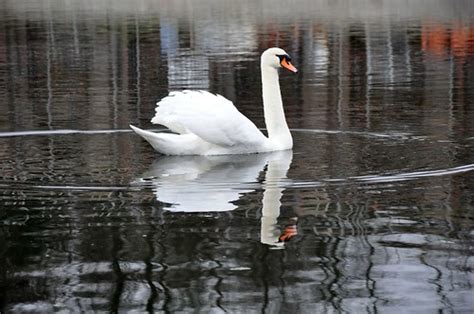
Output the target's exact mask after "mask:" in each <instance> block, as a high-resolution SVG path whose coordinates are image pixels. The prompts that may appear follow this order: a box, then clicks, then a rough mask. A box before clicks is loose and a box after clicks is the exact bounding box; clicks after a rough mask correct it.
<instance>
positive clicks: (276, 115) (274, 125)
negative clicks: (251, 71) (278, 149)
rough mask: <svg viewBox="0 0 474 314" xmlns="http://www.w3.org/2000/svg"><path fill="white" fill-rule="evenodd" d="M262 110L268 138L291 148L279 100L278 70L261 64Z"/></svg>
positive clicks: (281, 104)
mask: <svg viewBox="0 0 474 314" xmlns="http://www.w3.org/2000/svg"><path fill="white" fill-rule="evenodd" d="M261 69H262V90H263V111H264V115H265V124H266V126H267V131H268V138H269V139H270V140H271V141H275V142H277V143H278V144H280V145H282V146H285V147H284V148H291V146H292V145H293V140H292V138H291V133H290V130H289V129H288V125H287V124H286V119H285V112H284V110H283V102H282V100H281V91H280V83H279V82H278V70H277V69H275V68H274V67H270V66H265V65H263V64H262V67H261Z"/></svg>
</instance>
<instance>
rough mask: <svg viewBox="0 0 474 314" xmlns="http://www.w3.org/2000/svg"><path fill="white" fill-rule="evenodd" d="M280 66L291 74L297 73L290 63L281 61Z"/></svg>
mask: <svg viewBox="0 0 474 314" xmlns="http://www.w3.org/2000/svg"><path fill="white" fill-rule="evenodd" d="M280 64H281V66H282V67H284V68H285V69H288V70H290V71H291V72H293V73H296V72H298V70H297V69H296V68H295V67H294V66H293V64H291V62H288V61H286V60H285V59H283V60H281V63H280Z"/></svg>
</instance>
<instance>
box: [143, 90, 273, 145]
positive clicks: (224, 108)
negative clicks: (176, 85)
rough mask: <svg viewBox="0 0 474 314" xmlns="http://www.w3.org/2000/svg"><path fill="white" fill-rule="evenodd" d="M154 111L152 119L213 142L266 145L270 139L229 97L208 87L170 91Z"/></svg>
mask: <svg viewBox="0 0 474 314" xmlns="http://www.w3.org/2000/svg"><path fill="white" fill-rule="evenodd" d="M155 111H156V114H155V116H154V117H153V119H152V120H151V122H152V123H154V124H161V125H164V126H166V127H167V128H169V129H170V130H171V131H173V132H175V133H178V134H182V135H185V134H194V135H196V136H197V137H199V138H201V139H202V140H204V141H205V142H208V143H211V144H213V145H217V146H221V147H229V148H230V147H234V148H235V147H239V146H243V149H244V148H245V147H247V148H248V149H250V148H252V147H253V146H261V147H262V148H263V146H264V145H265V143H266V141H267V140H268V139H267V138H266V137H265V136H264V135H263V134H262V133H261V132H260V131H259V130H258V128H257V127H256V126H255V124H254V123H253V122H252V121H250V120H249V119H248V118H247V117H245V116H244V115H242V114H241V113H240V112H239V111H238V110H237V108H235V106H234V105H233V103H232V102H231V101H230V100H228V99H226V98H224V97H223V96H221V95H215V94H211V93H209V92H206V91H189V90H186V91H182V92H171V93H170V94H169V95H168V96H167V97H165V98H163V99H162V100H161V101H159V102H158V103H157V107H156V110H155ZM243 152H244V151H243Z"/></svg>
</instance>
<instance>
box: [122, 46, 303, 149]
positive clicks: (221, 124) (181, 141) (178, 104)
mask: <svg viewBox="0 0 474 314" xmlns="http://www.w3.org/2000/svg"><path fill="white" fill-rule="evenodd" d="M290 61H291V58H290V57H289V55H288V54H287V53H286V52H285V51H284V50H283V49H280V48H270V49H267V50H265V51H264V52H263V54H262V57H261V61H260V66H261V72H262V93H263V108H264V115H265V124H266V126H267V131H268V137H266V136H265V135H263V134H262V132H260V131H259V130H258V128H257V127H256V126H255V124H254V123H253V122H252V121H250V120H249V119H248V118H247V117H245V116H244V115H243V114H241V113H240V112H239V111H238V110H237V108H235V106H234V105H233V104H232V102H231V101H229V100H227V99H226V98H224V97H222V96H221V95H214V94H211V93H208V92H204V91H182V92H171V93H170V94H169V95H168V96H167V97H165V98H163V99H162V100H161V101H160V102H158V103H157V107H156V114H155V117H153V119H152V120H151V122H152V123H155V124H162V125H164V126H166V127H168V128H169V129H170V130H171V131H172V132H175V133H177V134H173V133H154V132H150V131H145V130H142V129H139V128H137V127H134V126H132V125H130V127H131V128H132V129H133V130H134V131H135V132H136V133H137V134H138V135H140V136H141V137H143V138H144V139H145V140H147V141H148V142H149V143H150V144H151V145H152V146H153V148H154V149H155V150H157V151H158V152H160V153H162V154H165V155H229V154H248V153H259V152H270V151H277V150H286V149H291V148H292V147H293V139H292V137H291V133H290V130H289V129H288V125H287V124H286V119H285V113H284V110H283V103H282V100H281V92H280V83H279V81H278V68H281V67H284V68H286V69H288V70H290V71H292V72H297V70H296V68H295V67H294V66H293V65H292V64H291V62H290Z"/></svg>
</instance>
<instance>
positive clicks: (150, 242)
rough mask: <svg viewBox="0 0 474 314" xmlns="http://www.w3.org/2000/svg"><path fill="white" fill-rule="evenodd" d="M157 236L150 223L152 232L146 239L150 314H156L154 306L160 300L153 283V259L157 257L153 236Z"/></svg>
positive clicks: (147, 307)
mask: <svg viewBox="0 0 474 314" xmlns="http://www.w3.org/2000/svg"><path fill="white" fill-rule="evenodd" d="M155 234H156V228H155V227H154V225H153V224H151V223H150V231H149V232H148V235H147V237H146V243H147V244H148V254H147V256H146V257H145V261H144V262H145V279H146V282H147V284H148V286H149V288H150V296H149V297H148V300H147V302H146V310H147V311H148V312H149V313H153V312H154V304H155V302H156V300H157V298H158V291H157V290H158V289H157V287H156V286H155V284H154V282H153V263H152V261H153V257H154V256H155V247H154V246H153V243H154V241H153V240H154V239H153V236H154V235H155Z"/></svg>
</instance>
